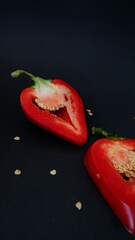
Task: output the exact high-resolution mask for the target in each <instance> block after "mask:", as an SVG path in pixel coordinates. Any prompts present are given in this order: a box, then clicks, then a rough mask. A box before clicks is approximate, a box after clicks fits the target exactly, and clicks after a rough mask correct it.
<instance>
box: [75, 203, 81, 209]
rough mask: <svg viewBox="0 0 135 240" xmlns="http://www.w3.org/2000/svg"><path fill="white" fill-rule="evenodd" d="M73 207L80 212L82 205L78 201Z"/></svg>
mask: <svg viewBox="0 0 135 240" xmlns="http://www.w3.org/2000/svg"><path fill="white" fill-rule="evenodd" d="M75 207H76V208H77V209H78V210H81V209H82V203H81V202H80V201H79V202H76V204H75Z"/></svg>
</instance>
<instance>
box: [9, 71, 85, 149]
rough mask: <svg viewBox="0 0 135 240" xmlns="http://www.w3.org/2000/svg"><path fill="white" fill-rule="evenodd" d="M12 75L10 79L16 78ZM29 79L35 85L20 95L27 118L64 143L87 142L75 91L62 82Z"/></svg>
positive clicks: (36, 78) (35, 78) (83, 114)
mask: <svg viewBox="0 0 135 240" xmlns="http://www.w3.org/2000/svg"><path fill="white" fill-rule="evenodd" d="M17 71H23V70H17ZM14 73H16V72H13V73H12V76H13V77H14V76H15V77H16V74H14ZM17 73H18V72H17ZM22 73H27V75H28V74H29V73H28V72H25V71H23V72H21V74H22ZM17 77H18V75H17ZM31 78H32V80H34V81H35V85H34V86H32V87H28V88H26V89H24V90H23V91H22V93H21V95H20V102H21V107H22V109H23V111H24V114H25V115H26V116H27V118H28V119H29V120H30V121H32V122H33V123H34V124H36V125H38V126H40V127H41V128H43V129H45V130H47V131H49V132H51V133H53V134H55V135H57V136H59V137H61V138H63V139H65V140H67V141H70V142H72V143H74V144H77V145H83V144H84V143H85V142H86V140H87V126H86V120H85V113H84V107H83V103H82V100H81V98H80V96H79V94H78V93H77V92H76V90H75V89H74V88H73V87H71V86H70V85H69V84H67V83H66V82H64V81H63V80H59V79H53V80H44V79H42V78H39V77H35V76H34V75H31Z"/></svg>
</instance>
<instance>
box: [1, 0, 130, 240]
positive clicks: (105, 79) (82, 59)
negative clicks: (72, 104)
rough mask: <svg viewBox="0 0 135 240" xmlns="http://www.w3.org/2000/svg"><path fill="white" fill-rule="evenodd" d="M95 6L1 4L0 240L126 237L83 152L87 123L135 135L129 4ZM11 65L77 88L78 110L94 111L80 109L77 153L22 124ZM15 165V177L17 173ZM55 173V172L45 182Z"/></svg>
mask: <svg viewBox="0 0 135 240" xmlns="http://www.w3.org/2000/svg"><path fill="white" fill-rule="evenodd" d="M93 2H94V3H93ZM93 2H91V1H73V0H72V1H60V0H57V1H49V0H48V1H34V2H32V1H31V2H30V1H22V2H19V1H18V2H15V1H11V2H7V1H3V3H2V2H1V4H0V73H1V80H0V81H1V108H0V111H1V117H0V119H1V125H0V127H1V129H0V130H1V131H0V132H1V138H0V153H1V154H0V155H1V157H0V239H1V240H9V239H10V240H12V239H14V240H16V239H19V240H21V239H25V240H27V239H33V240H37V239H38V240H42V239H47V240H56V239H64V240H69V239H71V240H72V239H77V240H84V239H91V240H98V239H110V240H112V239H115V240H119V239H122V240H130V239H133V237H132V235H131V234H129V233H128V232H127V231H126V229H125V228H124V227H123V226H122V225H121V223H120V222H119V220H118V219H117V218H116V216H115V215H114V214H113V212H112V210H111V209H110V208H109V207H108V205H107V203H106V202H105V201H104V200H103V198H102V196H101V195H100V194H99V192H98V190H97V188H96V186H95V185H94V184H93V183H92V181H91V179H90V178H89V176H88V174H87V172H86V170H85V167H84V164H83V156H84V154H85V151H86V149H87V148H88V146H89V145H91V144H92V142H94V141H95V140H96V138H94V137H93V136H91V134H90V132H91V127H92V126H93V125H95V126H98V127H102V128H103V129H105V130H106V131H109V132H113V133H117V134H119V135H122V136H126V137H135V120H134V118H133V117H134V116H135V106H134V103H135V90H134V89H135V28H134V25H135V15H134V6H133V5H132V4H128V5H127V3H122V5H121V4H119V1H117V3H116V4H115V3H114V2H113V1H108V2H109V3H108V4H106V3H103V2H102V1H99V2H97V1H93ZM18 68H20V69H25V70H27V71H29V72H32V73H33V74H35V75H39V76H41V77H45V78H48V77H49V78H60V79H63V80H65V81H67V82H68V83H69V84H71V85H72V86H73V87H74V88H75V89H76V90H77V91H78V92H79V94H80V96H81V97H82V99H83V103H84V108H85V110H86V109H87V108H90V109H91V110H92V112H93V114H94V115H93V117H91V118H90V117H89V116H88V115H87V112H86V120H87V125H88V131H89V137H88V140H87V143H86V144H85V145H84V146H83V147H78V146H75V145H72V144H71V143H68V142H65V141H63V140H61V139H59V138H57V137H56V136H53V135H51V134H50V133H47V132H45V131H43V130H42V129H40V128H38V127H37V126H34V125H33V124H32V123H30V122H29V121H28V120H27V119H26V118H25V116H24V114H23V112H22V110H21V107H20V102H19V96H20V93H21V91H22V90H23V89H24V88H25V87H28V86H30V85H31V80H29V79H28V78H27V77H26V76H24V77H21V78H20V79H11V77H10V73H11V71H13V70H15V69H18ZM16 135H19V136H20V137H21V140H20V141H18V142H15V141H14V136H16ZM16 168H19V169H21V171H22V174H21V175H20V176H15V175H14V170H15V169H16ZM54 168H55V169H56V170H57V174H56V176H51V175H50V174H49V172H50V170H52V169H54ZM77 201H81V202H82V204H83V208H82V210H81V211H78V210H77V209H76V208H75V203H76V202H77Z"/></svg>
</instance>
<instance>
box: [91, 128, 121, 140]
mask: <svg viewBox="0 0 135 240" xmlns="http://www.w3.org/2000/svg"><path fill="white" fill-rule="evenodd" d="M92 134H95V135H100V136H103V137H105V138H110V139H113V140H117V139H120V140H123V139H125V138H124V137H119V136H118V135H117V134H115V135H112V134H111V133H108V132H106V131H104V130H103V129H102V128H97V127H92Z"/></svg>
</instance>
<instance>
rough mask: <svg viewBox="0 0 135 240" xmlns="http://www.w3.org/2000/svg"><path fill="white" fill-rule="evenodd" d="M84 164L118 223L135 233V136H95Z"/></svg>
mask: <svg viewBox="0 0 135 240" xmlns="http://www.w3.org/2000/svg"><path fill="white" fill-rule="evenodd" d="M84 164H85V166H86V169H87V171H88V173H89V175H90V177H91V179H92V180H93V182H94V183H95V184H96V186H97V187H98V189H99V191H100V192H101V194H102V196H103V197H104V199H105V200H106V201H107V202H108V204H109V205H110V207H111V208H112V210H113V211H114V213H115V214H116V215H117V217H118V218H119V220H120V221H121V223H122V224H123V225H124V226H125V228H126V229H127V230H128V231H129V232H130V233H132V234H135V139H125V140H120V139H116V140H111V139H105V138H103V139H100V140H97V141H96V142H95V143H93V145H91V146H90V147H89V148H88V150H87V152H86V154H85V156H84Z"/></svg>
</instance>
